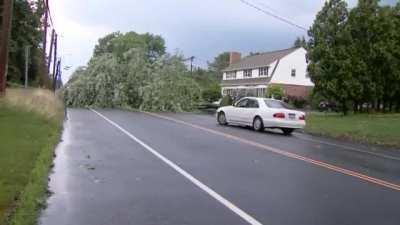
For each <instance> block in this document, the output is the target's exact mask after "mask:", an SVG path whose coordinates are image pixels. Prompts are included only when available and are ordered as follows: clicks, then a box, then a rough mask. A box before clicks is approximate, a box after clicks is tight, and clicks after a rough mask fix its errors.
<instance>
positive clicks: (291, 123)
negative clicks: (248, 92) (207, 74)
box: [217, 97, 306, 135]
mask: <svg viewBox="0 0 400 225" xmlns="http://www.w3.org/2000/svg"><path fill="white" fill-rule="evenodd" d="M217 121H218V123H219V124H221V125H227V124H235V125H245V126H252V127H253V128H254V130H256V131H262V130H264V128H280V129H281V130H282V131H283V133H284V134H286V135H289V134H291V133H292V132H293V131H294V130H295V129H303V128H304V127H305V125H306V121H305V113H304V112H301V111H296V110H292V109H290V107H289V106H288V105H287V104H286V103H285V102H282V101H279V100H275V99H269V98H254V97H246V98H242V99H240V100H239V101H238V102H236V103H235V104H234V105H233V106H224V107H220V108H219V109H218V110H217Z"/></svg>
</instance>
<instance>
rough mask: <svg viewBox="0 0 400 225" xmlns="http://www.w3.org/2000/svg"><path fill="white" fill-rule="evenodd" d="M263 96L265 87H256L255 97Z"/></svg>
mask: <svg viewBox="0 0 400 225" xmlns="http://www.w3.org/2000/svg"><path fill="white" fill-rule="evenodd" d="M264 96H265V88H257V97H264Z"/></svg>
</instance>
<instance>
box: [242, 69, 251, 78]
mask: <svg viewBox="0 0 400 225" xmlns="http://www.w3.org/2000/svg"><path fill="white" fill-rule="evenodd" d="M252 73H253V70H252V69H249V70H243V77H251V76H252Z"/></svg>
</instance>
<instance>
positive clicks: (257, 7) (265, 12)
mask: <svg viewBox="0 0 400 225" xmlns="http://www.w3.org/2000/svg"><path fill="white" fill-rule="evenodd" d="M240 1H241V2H242V3H243V4H245V5H248V6H250V7H252V8H254V9H256V10H258V11H260V12H262V13H264V14H267V15H268V16H271V17H273V18H275V19H278V20H280V21H282V22H284V23H287V24H289V25H292V26H294V27H297V28H299V29H301V30H304V31H307V28H305V27H303V26H300V25H298V24H295V23H293V22H292V21H290V20H288V19H286V18H284V17H281V16H278V15H275V14H274V13H272V12H269V11H267V10H265V9H262V8H260V7H259V6H256V5H254V4H252V3H250V2H248V1H245V0H240Z"/></svg>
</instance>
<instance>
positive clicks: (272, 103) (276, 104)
mask: <svg viewBox="0 0 400 225" xmlns="http://www.w3.org/2000/svg"><path fill="white" fill-rule="evenodd" d="M264 102H265V104H266V105H267V106H268V107H269V108H274V109H292V107H291V106H290V105H289V104H287V103H285V102H282V101H278V100H272V99H265V100H264Z"/></svg>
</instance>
